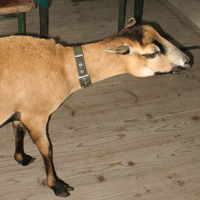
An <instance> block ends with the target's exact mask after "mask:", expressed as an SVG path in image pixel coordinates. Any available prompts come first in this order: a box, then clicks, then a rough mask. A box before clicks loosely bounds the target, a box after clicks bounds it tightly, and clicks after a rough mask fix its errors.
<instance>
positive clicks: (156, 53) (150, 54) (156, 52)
mask: <svg viewBox="0 0 200 200" xmlns="http://www.w3.org/2000/svg"><path fill="white" fill-rule="evenodd" d="M158 54H160V52H159V51H155V52H153V53H148V54H142V56H144V57H146V58H155V57H156V56H157V55H158Z"/></svg>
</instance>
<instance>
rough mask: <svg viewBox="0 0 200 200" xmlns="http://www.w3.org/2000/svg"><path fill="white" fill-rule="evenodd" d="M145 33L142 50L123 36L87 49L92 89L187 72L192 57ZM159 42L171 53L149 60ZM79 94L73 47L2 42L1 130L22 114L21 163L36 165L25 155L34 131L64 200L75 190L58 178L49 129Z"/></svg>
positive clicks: (25, 39)
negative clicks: (116, 79) (122, 77)
mask: <svg viewBox="0 0 200 200" xmlns="http://www.w3.org/2000/svg"><path fill="white" fill-rule="evenodd" d="M134 23H135V22H134V20H130V23H129V25H128V27H127V28H128V29H131V28H132V27H133V26H134ZM142 30H143V39H142V40H143V44H142V45H141V44H140V43H139V42H138V41H137V40H136V39H130V38H129V37H124V36H123V35H122V34H121V35H120V34H119V35H118V36H114V37H111V38H108V39H106V40H103V41H100V42H97V43H91V44H87V45H83V46H82V49H83V53H84V58H85V63H86V66H87V71H88V74H89V75H90V77H91V81H92V83H95V82H97V81H100V80H102V79H105V78H109V77H111V76H115V75H118V74H122V73H130V74H132V75H135V76H140V77H146V76H152V75H154V74H155V72H157V71H158V72H169V71H170V70H172V68H173V67H174V66H176V65H180V66H182V67H185V66H184V63H185V61H186V60H188V58H187V56H185V55H184V54H183V53H181V52H180V51H179V50H178V49H177V48H176V47H175V46H173V45H172V44H171V43H169V42H168V41H167V40H165V39H164V38H162V37H161V36H160V35H159V34H158V33H157V32H156V31H155V30H154V29H153V28H152V27H150V26H147V25H146V26H142ZM123 31H124V30H123ZM154 40H157V41H159V42H160V43H162V45H163V46H164V47H165V48H166V51H167V53H166V54H165V55H163V54H161V53H160V54H159V55H157V56H156V57H155V58H147V57H148V54H152V53H154V52H155V51H159V47H158V46H156V45H155V44H154V43H152V42H153V41H154ZM123 45H128V47H129V50H130V53H129V54H125V55H123V54H121V53H119V52H116V53H114V54H113V53H109V52H106V51H105V50H106V49H112V48H115V47H119V46H123ZM186 67H187V68H188V65H187V66H186ZM79 89H81V87H80V84H79V80H78V72H77V67H76V62H75V59H74V54H73V50H72V48H71V47H64V46H62V45H60V44H56V43H55V41H54V40H52V39H51V40H45V39H37V38H33V37H29V36H10V37H4V38H0V93H1V95H0V108H1V109H0V125H1V124H3V123H4V122H6V120H8V119H9V118H10V117H11V116H13V114H14V113H16V112H17V117H16V120H13V128H14V132H15V138H16V152H15V159H16V160H17V161H18V162H19V163H23V162H24V160H28V161H27V163H25V164H24V165H26V164H29V163H30V162H32V161H33V159H32V157H30V156H28V155H26V154H25V153H24V151H23V138H24V135H25V131H26V130H28V131H29V132H30V136H31V138H32V139H33V141H34V142H35V144H36V145H37V147H38V149H39V151H40V152H41V154H42V156H43V158H44V163H45V166H46V172H47V181H48V186H49V187H51V188H52V189H54V192H55V193H56V194H57V195H59V196H67V195H69V193H68V191H69V190H72V189H73V188H71V187H70V186H68V185H67V184H65V183H64V182H62V181H61V180H60V179H59V178H58V177H57V176H56V172H55V170H54V166H53V161H52V145H51V142H50V140H49V138H48V136H47V135H46V126H47V123H48V119H49V116H50V115H51V114H52V113H53V112H54V111H55V110H56V109H57V108H58V107H59V105H60V104H61V103H62V102H63V101H64V100H65V99H66V98H67V97H68V96H69V95H70V94H71V93H73V92H75V91H76V90H79ZM59 188H62V191H60V189H59Z"/></svg>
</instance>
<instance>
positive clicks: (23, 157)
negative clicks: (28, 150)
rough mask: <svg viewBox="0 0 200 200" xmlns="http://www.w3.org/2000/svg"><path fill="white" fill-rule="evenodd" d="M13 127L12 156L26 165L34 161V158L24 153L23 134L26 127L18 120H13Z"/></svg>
mask: <svg viewBox="0 0 200 200" xmlns="http://www.w3.org/2000/svg"><path fill="white" fill-rule="evenodd" d="M12 124H13V129H14V133H15V154H14V158H15V160H16V161H17V162H18V163H19V164H22V165H23V166H26V165H28V164H30V163H32V162H34V160H35V158H32V157H31V156H29V155H27V154H25V153H24V136H25V133H26V128H25V127H24V126H23V124H22V123H21V122H20V121H13V122H12Z"/></svg>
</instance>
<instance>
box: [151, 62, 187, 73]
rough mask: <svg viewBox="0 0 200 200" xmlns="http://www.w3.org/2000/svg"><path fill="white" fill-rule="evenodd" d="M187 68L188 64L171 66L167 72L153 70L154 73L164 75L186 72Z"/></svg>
mask: <svg viewBox="0 0 200 200" xmlns="http://www.w3.org/2000/svg"><path fill="white" fill-rule="evenodd" d="M188 69H190V65H189V64H187V65H184V67H183V66H176V67H173V68H172V69H171V70H170V71H169V72H155V75H164V74H182V73H184V72H186V71H187V70H188Z"/></svg>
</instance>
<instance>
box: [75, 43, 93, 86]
mask: <svg viewBox="0 0 200 200" xmlns="http://www.w3.org/2000/svg"><path fill="white" fill-rule="evenodd" d="M72 48H73V50H74V55H75V56H74V57H75V60H76V65H77V70H78V74H79V78H78V79H79V82H80V85H81V87H83V88H85V87H88V86H89V85H90V84H91V80H90V75H89V74H88V73H87V69H86V65H85V61H84V56H83V51H82V49H81V46H73V47H72Z"/></svg>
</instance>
